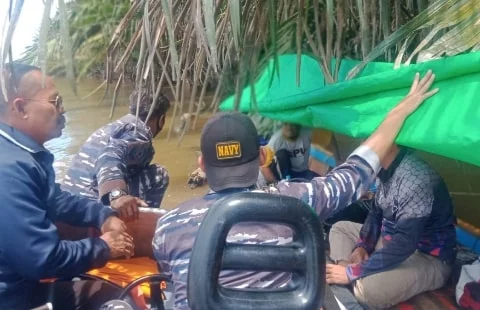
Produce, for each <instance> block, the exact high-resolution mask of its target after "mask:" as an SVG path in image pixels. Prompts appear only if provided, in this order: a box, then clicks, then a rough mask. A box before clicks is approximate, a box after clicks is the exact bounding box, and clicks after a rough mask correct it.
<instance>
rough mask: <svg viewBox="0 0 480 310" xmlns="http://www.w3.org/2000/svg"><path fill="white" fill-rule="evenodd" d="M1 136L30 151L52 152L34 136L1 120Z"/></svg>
mask: <svg viewBox="0 0 480 310" xmlns="http://www.w3.org/2000/svg"><path fill="white" fill-rule="evenodd" d="M0 137H3V138H5V139H6V140H7V141H9V142H10V143H13V144H15V145H16V146H18V147H20V148H22V149H24V150H26V151H28V152H30V153H40V152H46V153H50V152H49V151H48V150H47V149H46V148H44V147H43V146H41V145H39V144H38V143H37V142H35V141H34V140H33V139H32V138H30V137H29V136H27V135H26V134H24V133H23V132H21V131H20V130H17V129H15V128H13V127H11V126H9V125H7V124H5V123H3V122H0Z"/></svg>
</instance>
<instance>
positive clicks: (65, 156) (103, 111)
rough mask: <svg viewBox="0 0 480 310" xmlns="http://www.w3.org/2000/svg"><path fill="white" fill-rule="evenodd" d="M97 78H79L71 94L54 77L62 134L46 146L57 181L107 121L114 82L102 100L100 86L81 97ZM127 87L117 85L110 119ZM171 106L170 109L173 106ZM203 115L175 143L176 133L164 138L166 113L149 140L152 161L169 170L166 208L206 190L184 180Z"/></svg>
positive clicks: (123, 107)
mask: <svg viewBox="0 0 480 310" xmlns="http://www.w3.org/2000/svg"><path fill="white" fill-rule="evenodd" d="M101 82H102V81H96V80H87V81H83V82H81V83H80V84H79V85H78V96H75V95H74V93H73V91H72V90H71V88H70V86H69V84H68V83H67V82H66V81H65V80H63V79H59V80H56V84H57V88H58V89H59V91H60V93H61V94H62V96H63V99H64V105H65V109H66V114H65V116H66V119H67V124H66V127H65V129H64V131H63V135H62V136H61V137H60V138H57V139H54V140H51V141H49V142H48V143H47V144H46V147H47V148H48V149H49V150H50V151H51V152H52V153H53V154H54V155H55V163H54V168H55V173H56V175H57V182H59V183H61V182H62V180H63V176H64V174H65V171H66V170H67V169H68V166H69V163H70V161H71V160H72V158H73V156H74V155H75V154H76V153H77V152H78V150H79V149H80V147H81V145H82V144H83V143H84V141H85V140H86V139H87V138H88V137H89V136H90V134H91V133H93V132H94V131H95V130H96V129H97V128H99V127H101V126H103V125H105V124H107V123H108V122H110V119H109V115H110V107H111V102H112V93H113V87H114V86H112V91H111V92H110V94H109V95H107V96H106V98H105V99H104V100H103V101H102V97H103V94H104V89H102V90H100V91H98V92H97V93H95V94H93V95H92V96H90V97H88V98H85V99H82V98H83V97H85V96H86V95H88V94H89V93H91V92H92V91H93V90H95V89H96V88H97V87H98V86H99V85H100V84H101ZM129 91H130V87H129V86H125V87H123V88H122V89H121V91H120V93H119V96H118V101H117V106H116V109H115V113H114V115H113V118H112V120H116V119H118V118H120V117H122V116H123V115H125V114H126V113H127V111H128V109H127V106H128V96H129ZM171 110H172V111H173V107H172V109H171ZM206 119H207V116H203V117H201V118H200V119H199V122H198V125H197V130H195V131H193V132H192V131H190V132H188V133H186V134H185V136H184V138H183V141H182V143H181V145H180V146H179V145H178V142H179V137H178V134H175V133H173V132H172V136H171V138H170V140H169V141H167V139H166V137H167V133H168V128H169V126H170V122H171V121H172V117H171V115H170V116H168V117H167V121H166V124H165V128H164V130H163V131H162V132H161V133H160V134H159V135H158V136H157V137H156V138H155V139H154V141H153V144H154V147H155V157H154V159H153V162H154V163H159V164H161V165H163V166H165V167H166V168H167V169H168V171H169V174H170V186H169V188H168V190H167V193H166V196H165V198H164V201H163V203H162V207H164V208H166V209H171V208H174V207H175V206H176V205H177V204H179V203H181V202H183V201H185V200H188V199H190V198H192V197H197V196H200V195H202V194H203V193H205V192H206V190H207V189H206V187H203V188H197V189H193V190H192V189H190V188H189V187H188V186H187V184H186V183H187V178H188V175H189V173H190V172H192V171H193V170H195V169H196V168H197V156H198V151H199V147H200V130H201V128H202V126H203V124H204V122H205V121H206Z"/></svg>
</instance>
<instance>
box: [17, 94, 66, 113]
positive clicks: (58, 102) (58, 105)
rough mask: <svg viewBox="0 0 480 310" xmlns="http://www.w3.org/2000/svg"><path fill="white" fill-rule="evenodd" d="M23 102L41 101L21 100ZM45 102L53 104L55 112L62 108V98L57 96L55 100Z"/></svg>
mask: <svg viewBox="0 0 480 310" xmlns="http://www.w3.org/2000/svg"><path fill="white" fill-rule="evenodd" d="M22 99H23V100H29V101H37V102H42V100H37V99H31V98H22ZM47 102H49V103H51V104H53V105H54V106H55V108H56V109H57V110H60V109H62V108H63V98H62V96H60V95H57V96H56V97H55V99H50V100H47Z"/></svg>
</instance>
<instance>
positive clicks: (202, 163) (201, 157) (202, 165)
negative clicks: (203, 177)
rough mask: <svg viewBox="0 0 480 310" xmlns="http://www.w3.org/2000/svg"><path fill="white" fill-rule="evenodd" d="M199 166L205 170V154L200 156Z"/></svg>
mask: <svg viewBox="0 0 480 310" xmlns="http://www.w3.org/2000/svg"><path fill="white" fill-rule="evenodd" d="M198 167H200V169H202V171H203V172H205V163H204V162H203V155H200V156H198Z"/></svg>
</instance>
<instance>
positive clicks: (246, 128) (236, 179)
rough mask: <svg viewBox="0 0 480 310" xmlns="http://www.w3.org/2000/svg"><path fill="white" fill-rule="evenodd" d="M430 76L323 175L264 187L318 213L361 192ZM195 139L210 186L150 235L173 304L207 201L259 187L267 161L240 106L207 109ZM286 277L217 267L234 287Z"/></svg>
mask: <svg viewBox="0 0 480 310" xmlns="http://www.w3.org/2000/svg"><path fill="white" fill-rule="evenodd" d="M433 80H434V76H433V75H432V73H431V72H429V73H428V74H427V75H426V76H425V77H424V78H423V79H422V80H419V76H418V75H417V76H416V78H415V81H414V84H413V86H412V90H411V92H410V93H409V95H408V96H406V97H405V98H404V100H402V101H401V102H400V104H398V105H397V106H396V107H395V108H394V109H393V110H392V111H391V112H390V113H389V114H388V116H387V117H386V118H385V120H384V121H383V123H382V124H380V126H379V127H378V129H377V130H376V131H375V132H374V133H373V134H372V135H371V136H370V138H368V139H367V140H366V141H365V143H363V144H362V145H361V146H360V147H359V148H357V149H356V150H355V151H354V152H353V153H352V154H351V155H350V156H349V158H348V159H347V160H346V162H345V163H344V164H342V165H340V166H338V167H337V168H335V169H334V170H332V171H331V172H330V173H329V174H327V175H326V176H325V177H317V178H314V179H313V180H312V181H311V182H308V183H289V182H280V183H278V184H277V185H275V186H273V187H270V188H268V189H265V190H264V191H265V192H268V193H271V194H276V195H287V196H292V197H296V198H298V199H301V200H302V201H304V202H306V203H307V204H309V205H310V206H311V207H312V208H313V209H314V210H315V212H316V213H317V214H318V215H319V217H320V218H322V219H326V218H328V217H329V216H331V215H332V214H334V213H335V212H336V211H338V210H341V209H342V208H345V207H346V206H348V205H350V204H351V203H352V202H353V201H356V200H358V199H359V198H360V197H361V196H362V195H363V194H364V193H365V192H366V190H367V189H368V188H369V187H370V185H371V184H372V183H373V182H374V180H375V177H376V175H377V173H378V171H379V170H380V162H381V161H383V160H384V158H385V156H387V154H389V153H390V150H391V148H392V145H393V143H394V141H395V138H396V136H397V134H398V132H399V131H400V129H401V127H402V125H403V123H404V121H405V119H406V118H407V117H408V116H409V115H410V114H411V113H412V112H413V111H415V110H416V108H417V107H418V106H419V105H420V103H422V102H423V101H424V100H425V99H426V98H428V97H430V96H432V95H433V94H434V93H435V92H436V90H433V91H430V92H429V91H428V89H429V88H430V86H431V84H432V83H433ZM200 144H201V145H200V146H201V151H202V156H201V157H200V158H199V163H200V167H201V168H202V170H203V171H205V173H206V175H207V179H208V185H209V186H210V189H211V190H210V192H209V193H207V194H206V195H205V196H204V197H201V198H197V199H193V200H190V201H187V202H185V203H183V204H181V205H180V206H178V207H177V208H175V209H173V210H171V211H170V212H168V213H167V214H166V215H165V216H163V217H162V218H160V219H159V221H158V223H157V228H156V231H155V235H154V238H153V242H152V245H153V251H154V255H155V258H156V260H157V262H158V264H159V267H160V269H161V272H162V273H164V274H166V275H167V276H170V277H171V280H172V281H173V283H174V287H175V309H177V310H188V309H189V306H188V300H187V278H188V265H189V262H190V256H191V251H192V248H193V245H194V242H195V238H196V236H197V233H198V229H199V226H200V224H201V223H202V220H203V218H204V216H205V215H206V214H207V211H208V209H209V207H210V206H211V205H212V204H214V203H215V202H216V201H217V200H218V199H221V198H222V197H225V196H227V195H230V194H231V193H235V192H242V191H253V190H256V189H255V184H256V182H257V178H258V173H259V169H258V168H259V166H265V165H268V164H269V163H268V162H265V154H264V152H263V151H262V149H261V148H260V146H259V142H258V133H257V130H256V129H255V126H254V124H253V122H252V121H251V119H250V118H249V117H248V116H246V115H243V114H240V113H221V114H217V115H216V116H214V117H212V118H211V119H210V120H209V121H208V122H207V124H206V125H205V127H204V128H203V132H202V136H201V142H200ZM227 242H232V243H248V244H271V245H282V244H288V243H291V242H292V234H291V230H290V229H289V228H287V227H285V226H283V225H275V224H264V223H262V224H260V223H242V224H239V225H235V226H234V227H233V228H232V229H231V231H230V232H229V235H228V237H227ZM289 280H290V275H288V274H286V273H278V272H238V271H224V272H222V273H221V275H220V282H221V284H222V285H224V286H227V287H234V288H278V287H282V286H284V285H286V284H287V283H288V282H289Z"/></svg>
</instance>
